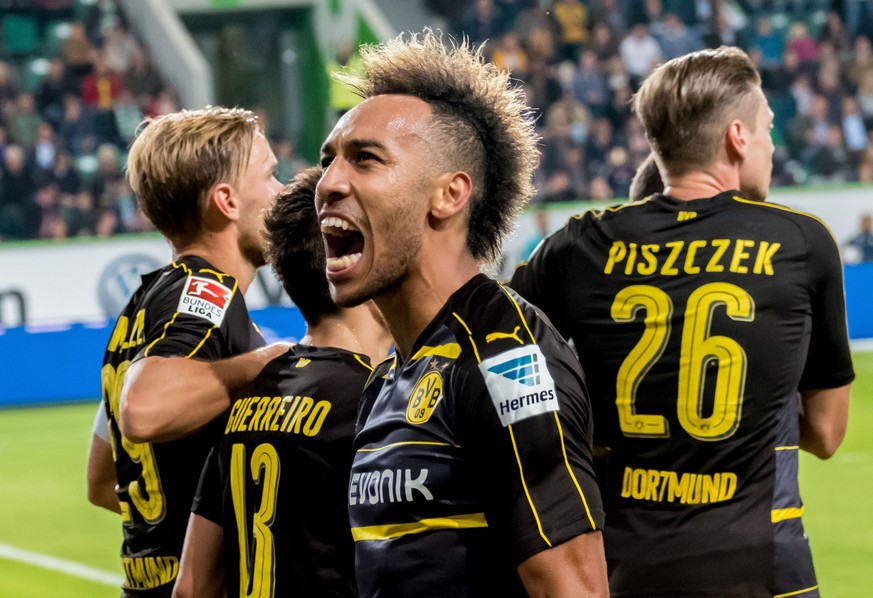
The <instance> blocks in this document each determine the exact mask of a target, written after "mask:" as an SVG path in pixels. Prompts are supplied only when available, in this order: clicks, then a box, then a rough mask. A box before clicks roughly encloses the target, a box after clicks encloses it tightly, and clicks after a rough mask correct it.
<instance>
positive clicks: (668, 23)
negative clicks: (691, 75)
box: [656, 12, 704, 60]
mask: <svg viewBox="0 0 873 598" xmlns="http://www.w3.org/2000/svg"><path fill="white" fill-rule="evenodd" d="M656 39H657V40H658V44H659V45H660V46H661V54H662V55H663V58H664V60H670V59H671V58H676V57H677V56H683V55H685V54H688V53H690V52H696V51H697V50H702V49H703V47H704V46H703V40H702V39H700V36H699V35H697V33H695V32H694V31H693V30H691V29H689V28H688V27H686V26H685V23H683V22H682V19H680V18H679V16H678V15H676V14H674V13H669V12H668V13H666V14H665V15H664V17H663V19H662V22H661V28H660V31H659V34H658V35H657V36H656Z"/></svg>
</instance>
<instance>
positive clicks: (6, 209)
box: [0, 0, 178, 240]
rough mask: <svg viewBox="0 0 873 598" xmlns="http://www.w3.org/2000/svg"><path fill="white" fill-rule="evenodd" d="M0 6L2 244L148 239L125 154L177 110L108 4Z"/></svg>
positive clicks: (56, 0) (38, 0)
mask: <svg viewBox="0 0 873 598" xmlns="http://www.w3.org/2000/svg"><path fill="white" fill-rule="evenodd" d="M0 4H2V8H0V16H2V20H0V239H3V240H20V239H34V238H48V239H58V238H66V237H75V236H100V237H108V236H112V235H115V234H118V233H122V232H143V231H148V230H152V228H151V224H150V223H149V222H148V220H147V219H146V218H145V217H144V216H143V215H142V213H141V212H140V211H139V210H138V209H137V207H136V202H135V200H134V198H133V194H132V193H131V190H130V188H129V186H128V185H127V182H126V180H125V177H124V174H123V165H124V162H125V156H126V149H127V146H128V144H129V142H130V141H131V139H133V136H134V133H135V131H136V127H137V125H138V124H139V123H140V121H141V120H142V118H143V117H144V116H150V115H157V114H163V113H166V112H172V111H175V110H177V109H178V102H177V100H176V97H175V95H174V93H173V91H172V90H171V89H170V88H169V87H167V86H166V85H165V83H164V82H163V81H162V79H161V77H160V76H159V75H158V73H157V72H156V71H155V69H154V68H153V65H152V62H151V60H150V58H149V54H148V52H147V50H146V48H144V47H143V45H142V44H141V43H139V42H138V41H137V40H136V38H135V37H134V36H133V35H132V33H131V31H130V29H129V28H128V26H127V23H126V22H125V20H124V18H123V15H122V14H121V13H120V11H119V10H118V7H117V5H116V4H115V2H114V0H109V1H106V0H99V1H98V0H94V1H92V2H81V1H80V0H28V1H23V0H18V1H16V0H0Z"/></svg>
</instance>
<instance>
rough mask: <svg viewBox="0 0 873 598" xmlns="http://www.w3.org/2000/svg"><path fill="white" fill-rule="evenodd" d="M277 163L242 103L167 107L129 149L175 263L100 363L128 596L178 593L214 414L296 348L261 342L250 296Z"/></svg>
mask: <svg viewBox="0 0 873 598" xmlns="http://www.w3.org/2000/svg"><path fill="white" fill-rule="evenodd" d="M275 164H276V158H275V157H274V156H273V152H272V151H271V150H270V146H269V144H268V143H267V140H266V139H265V138H264V136H263V135H262V134H261V132H260V131H259V130H258V122H257V119H256V117H255V116H254V114H252V113H251V112H249V111H246V110H240V109H232V110H231V109H225V108H208V109H205V110H196V111H183V112H179V113H175V114H168V115H164V116H160V117H158V118H156V119H154V120H152V121H149V122H147V123H146V125H145V127H144V128H143V129H142V132H141V133H140V135H139V136H138V137H137V139H136V140H135V141H134V143H133V144H132V146H131V148H130V154H129V157H128V178H129V180H130V184H131V187H132V188H133V190H134V192H135V193H136V194H137V197H138V199H139V202H140V205H141V206H142V209H143V211H144V212H145V214H146V215H147V216H148V217H149V219H150V220H151V221H152V223H154V225H155V227H156V228H157V229H158V230H159V231H161V233H162V234H163V235H164V236H165V237H166V238H167V239H168V240H169V241H170V243H171V244H172V246H173V251H174V260H173V262H172V263H171V264H169V265H167V266H165V267H164V268H161V269H160V270H157V271H155V272H152V273H151V274H147V275H145V276H143V283H142V286H141V287H140V288H139V289H138V290H137V291H136V292H135V293H134V295H133V297H132V298H131V300H130V302H129V303H128V305H127V307H125V309H124V311H123V312H122V313H121V315H120V316H119V318H118V321H117V323H116V325H115V329H114V331H113V332H112V336H111V338H110V340H109V343H108V346H107V348H106V353H105V356H104V359H103V369H102V388H103V403H104V408H105V409H106V415H107V417H108V420H109V432H110V435H109V439H110V441H111V444H112V449H113V450H112V454H113V455H114V457H115V477H116V480H117V494H118V507H119V509H120V512H121V517H122V521H123V530H124V542H123V545H122V549H121V557H122V564H123V566H124V572H125V581H124V585H123V589H122V595H123V596H169V595H170V594H171V592H172V588H173V581H174V579H175V577H176V574H177V572H178V568H179V558H180V556H181V552H182V542H183V539H184V536H185V528H186V524H187V521H188V515H189V513H190V509H191V501H192V499H193V497H194V492H195V490H196V487H197V479H198V477H199V473H200V471H201V469H202V467H203V463H204V460H205V458H206V455H207V453H208V451H209V448H210V447H211V445H212V444H213V443H214V442H215V440H217V438H218V435H219V434H220V426H221V425H222V423H223V422H216V421H214V420H215V418H216V417H217V416H218V415H220V414H221V413H223V412H224V411H226V410H227V409H228V408H229V407H230V396H231V395H230V393H231V392H233V391H235V390H236V389H237V388H239V387H241V386H242V385H243V384H245V383H246V382H248V381H249V380H251V379H252V378H254V376H255V375H256V374H257V373H258V372H259V371H260V370H261V368H262V367H263V366H264V365H265V364H266V363H267V362H268V361H269V360H270V359H272V357H273V356H275V355H278V354H279V353H281V352H284V351H285V350H286V349H287V344H286V345H284V346H283V345H271V346H270V347H263V348H259V347H262V346H263V344H264V341H263V338H262V337H261V335H260V333H259V332H258V331H257V329H256V328H255V327H254V325H253V324H252V322H251V320H250V319H249V316H248V312H247V310H246V306H245V300H244V298H243V294H244V293H245V291H246V289H247V288H248V286H249V284H250V283H251V281H252V279H253V277H254V274H255V270H256V269H257V268H258V267H259V266H261V265H263V264H264V263H265V257H264V241H263V215H264V212H265V211H266V210H268V209H269V208H270V207H271V206H272V202H273V199H274V196H275V194H276V193H277V192H278V191H279V189H280V188H281V185H280V184H279V182H278V181H277V180H276V179H275V177H274V176H273V168H274V167H275ZM254 349H257V350H254ZM241 354H242V355H241ZM213 360H220V361H213ZM95 438H96V436H95ZM101 446H102V445H101V444H100V443H97V442H95V444H94V449H95V450H97V451H98V453H99V454H97V455H92V457H95V459H94V460H93V461H97V462H98V463H99V462H100V461H101V459H100V455H102V454H105V452H106V451H105V450H103V451H101V450H100V448H101ZM104 459H105V458H104ZM93 461H92V463H91V464H93ZM99 469H100V467H99V465H98V467H97V468H95V470H99ZM89 473H90V469H89ZM105 478H106V476H95V478H94V479H95V480H100V479H105ZM90 479H91V477H90V475H89V480H90ZM111 506H112V505H109V506H107V508H111Z"/></svg>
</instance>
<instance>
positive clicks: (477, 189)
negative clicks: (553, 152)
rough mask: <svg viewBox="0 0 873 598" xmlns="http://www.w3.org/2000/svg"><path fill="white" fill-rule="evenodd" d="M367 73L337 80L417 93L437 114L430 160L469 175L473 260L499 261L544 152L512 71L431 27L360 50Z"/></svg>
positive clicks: (364, 89)
mask: <svg viewBox="0 0 873 598" xmlns="http://www.w3.org/2000/svg"><path fill="white" fill-rule="evenodd" d="M361 61H362V63H363V67H364V72H365V75H363V77H352V76H348V75H338V76H337V79H339V80H340V81H342V82H344V83H346V84H348V85H350V86H351V87H352V89H354V90H355V92H356V93H358V95H360V96H361V97H362V98H364V99H366V98H371V97H374V96H378V95H385V94H401V95H411V96H415V97H417V98H419V99H421V100H423V101H425V102H427V103H428V104H429V105H430V106H431V108H432V110H433V117H432V119H431V123H430V126H429V127H428V132H429V133H430V134H431V136H432V137H431V139H430V140H429V141H430V147H431V148H432V150H431V151H432V152H433V153H432V157H433V162H434V165H435V167H436V168H439V169H441V171H442V172H454V171H462V172H466V173H467V174H468V175H469V176H470V178H471V179H472V181H473V189H472V194H471V197H470V215H469V221H468V223H467V246H468V247H469V249H470V252H471V253H472V254H473V256H474V257H475V258H476V259H477V260H479V261H484V262H495V261H497V259H499V257H500V255H501V246H502V242H503V237H504V236H505V235H506V234H507V233H508V232H509V231H510V230H511V229H512V227H513V226H514V223H515V220H516V218H517V216H518V214H519V213H520V212H521V211H522V209H523V208H524V206H525V205H526V204H527V202H528V201H530V198H531V197H533V194H534V187H533V172H534V169H535V168H536V165H537V162H538V158H539V154H538V150H537V142H538V137H537V135H536V133H535V132H534V119H533V113H532V111H531V110H530V109H529V108H528V107H527V106H526V105H525V104H524V94H523V92H522V90H521V88H520V87H518V86H516V85H513V84H512V83H511V82H510V78H509V74H508V73H506V72H505V71H502V70H500V69H499V68H497V67H496V66H495V65H494V64H492V63H490V62H487V61H485V60H484V59H483V57H482V48H481V47H479V48H474V47H472V46H471V45H470V43H469V41H468V40H467V39H463V40H461V41H460V42H458V41H456V40H454V39H453V38H450V37H449V38H448V39H447V43H444V42H443V37H442V35H436V34H435V33H434V32H433V31H431V30H430V29H425V30H424V32H423V33H421V34H418V33H410V34H405V35H404V34H401V35H400V36H398V37H396V38H394V39H393V40H390V41H388V42H386V43H384V44H381V45H379V46H369V47H366V46H365V47H363V48H362V49H361Z"/></svg>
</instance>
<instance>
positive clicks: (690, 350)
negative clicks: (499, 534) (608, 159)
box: [511, 192, 854, 596]
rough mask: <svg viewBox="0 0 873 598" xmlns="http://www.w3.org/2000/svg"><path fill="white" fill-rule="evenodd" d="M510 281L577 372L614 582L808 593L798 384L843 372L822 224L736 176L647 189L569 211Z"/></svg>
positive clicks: (842, 324) (830, 246)
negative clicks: (674, 192)
mask: <svg viewBox="0 0 873 598" xmlns="http://www.w3.org/2000/svg"><path fill="white" fill-rule="evenodd" d="M511 286H512V287H513V288H514V289H515V290H517V291H518V292H519V294H521V295H522V296H523V297H525V298H526V299H527V300H529V301H531V302H532V303H534V304H535V305H537V306H538V307H540V308H541V309H542V310H543V311H544V312H545V313H546V314H547V315H548V317H549V318H551V321H552V322H553V323H554V324H555V326H556V328H557V329H558V330H559V331H560V332H561V334H563V335H564V336H565V337H566V338H568V339H571V340H572V341H573V343H574V344H575V348H576V351H577V353H578V355H579V359H580V361H581V362H582V366H583V369H584V371H585V374H586V381H587V383H588V387H589V390H590V392H591V397H592V403H593V413H594V428H595V445H599V446H600V447H602V448H603V450H604V452H605V453H606V454H608V459H607V463H608V465H607V471H608V473H607V475H605V476H601V489H602V491H603V495H604V497H603V498H604V504H605V507H606V514H607V515H606V534H605V538H606V550H607V561H608V564H609V568H610V589H611V591H612V593H613V595H614V596H632V595H664V596H666V595H671V596H674V595H684V594H682V592H687V593H689V595H695V596H697V595H713V596H715V595H718V596H765V595H767V596H773V595H774V594H788V593H791V592H801V591H803V590H807V593H799V594H797V595H798V596H811V595H813V593H814V592H815V590H814V589H811V588H814V587H815V586H816V581H815V574H814V571H813V568H812V561H811V557H810V555H809V548H808V545H807V542H806V539H805V537H804V534H803V529H802V524H801V522H800V518H799V517H800V514H801V513H802V510H803V507H802V503H801V501H800V495H799V492H798V489H797V476H796V473H797V451H798V442H799V440H798V438H799V436H798V408H799V401H798V390H805V389H822V388H835V387H839V386H843V385H845V384H848V383H849V382H850V381H851V380H852V378H853V376H854V374H853V370H852V362H851V357H850V353H849V344H848V341H847V332H846V315H845V302H844V297H843V285H842V268H841V264H840V258H839V253H838V251H837V246H836V244H835V242H834V240H833V238H832V237H831V235H830V233H829V231H828V230H827V228H826V227H825V226H824V225H823V224H822V223H821V222H820V221H819V220H817V219H816V218H814V217H812V216H809V215H807V214H802V213H799V212H795V211H793V210H791V209H788V208H785V207H782V206H779V205H776V204H771V203H763V202H755V201H748V200H745V199H742V198H740V197H738V196H736V194H735V192H728V193H722V194H720V195H717V196H715V197H711V198H707V199H699V200H694V201H688V202H686V201H679V200H676V199H674V198H670V197H667V196H664V195H654V196H652V197H650V198H647V199H645V200H642V201H639V202H633V203H629V204H626V205H624V206H621V207H618V208H614V209H608V210H605V211H597V212H588V213H586V214H584V215H582V216H579V217H574V218H572V219H571V220H570V221H569V223H568V224H567V225H566V226H565V227H564V228H562V229H561V230H559V231H558V232H556V233H555V234H554V235H552V236H551V237H549V238H548V239H546V241H544V242H543V244H542V245H541V246H540V247H539V248H538V249H537V251H536V252H535V253H534V255H533V256H532V257H531V260H530V262H529V263H527V264H522V265H521V266H520V267H519V268H518V269H517V270H516V272H515V275H514V277H513V279H512V282H511ZM598 454H600V452H599V451H598ZM707 592H710V593H707ZM791 595H795V594H791Z"/></svg>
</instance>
